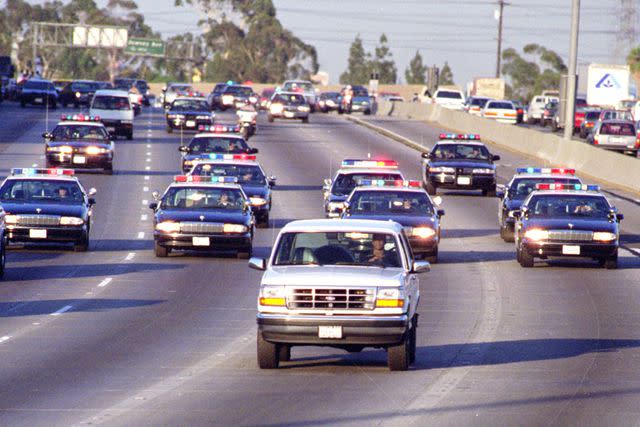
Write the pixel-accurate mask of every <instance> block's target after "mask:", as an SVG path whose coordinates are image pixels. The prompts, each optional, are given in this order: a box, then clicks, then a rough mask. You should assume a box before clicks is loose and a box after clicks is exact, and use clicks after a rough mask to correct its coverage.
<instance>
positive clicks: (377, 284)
mask: <svg viewBox="0 0 640 427" xmlns="http://www.w3.org/2000/svg"><path fill="white" fill-rule="evenodd" d="M249 267H251V268H253V269H256V270H260V271H264V274H263V276H262V281H261V284H260V291H259V296H258V315H257V324H258V330H257V356H258V366H259V367H260V368H261V369H275V368H277V367H278V366H279V364H280V362H288V361H290V359H291V347H293V346H330V347H337V348H341V349H344V350H347V351H349V352H359V351H361V350H362V349H363V348H364V347H377V348H383V349H386V350H387V364H388V367H389V369H390V370H392V371H404V370H407V369H408V368H409V366H410V364H411V363H413V362H414V361H415V357H416V329H417V327H418V313H417V307H418V303H419V300H420V287H419V279H418V276H419V274H420V273H424V272H427V271H429V269H430V264H429V263H428V262H426V261H414V259H413V253H412V252H411V246H410V243H409V240H408V238H407V236H406V235H405V233H404V231H403V227H402V226H401V225H400V224H398V223H396V222H393V221H375V220H364V219H362V220H361V219H334V220H332V219H319V220H301V221H293V222H290V223H288V224H287V225H286V226H285V227H284V228H283V229H282V230H281V231H280V234H279V235H278V238H277V239H276V242H275V245H274V249H273V252H272V254H271V258H270V259H268V260H267V259H262V258H251V259H250V260H249Z"/></svg>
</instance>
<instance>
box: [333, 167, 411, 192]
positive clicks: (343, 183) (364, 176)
mask: <svg viewBox="0 0 640 427" xmlns="http://www.w3.org/2000/svg"><path fill="white" fill-rule="evenodd" d="M397 179H402V175H400V174H399V173H397V172H369V173H367V172H357V173H342V174H340V175H338V176H337V177H336V180H335V181H334V183H333V188H332V189H331V193H332V194H335V195H336V196H346V195H347V194H349V193H351V191H353V189H354V188H356V184H357V183H358V181H360V180H383V181H395V180H397Z"/></svg>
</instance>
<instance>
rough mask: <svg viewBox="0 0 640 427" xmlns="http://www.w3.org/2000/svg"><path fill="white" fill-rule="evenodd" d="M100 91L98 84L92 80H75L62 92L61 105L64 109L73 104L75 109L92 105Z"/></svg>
mask: <svg viewBox="0 0 640 427" xmlns="http://www.w3.org/2000/svg"><path fill="white" fill-rule="evenodd" d="M96 90H98V83H97V82H94V81H92V80H74V81H72V82H69V83H67V84H66V85H65V86H64V87H63V88H62V91H60V96H59V100H60V104H62V106H63V107H65V108H66V107H67V105H69V104H72V105H73V106H74V107H75V108H78V107H80V106H81V105H89V104H91V100H92V99H93V95H94V94H95V93H96Z"/></svg>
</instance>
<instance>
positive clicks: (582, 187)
mask: <svg viewBox="0 0 640 427" xmlns="http://www.w3.org/2000/svg"><path fill="white" fill-rule="evenodd" d="M536 190H559V191H600V187H599V186H597V185H586V184H548V183H547V184H536Z"/></svg>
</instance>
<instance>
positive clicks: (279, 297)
mask: <svg viewBox="0 0 640 427" xmlns="http://www.w3.org/2000/svg"><path fill="white" fill-rule="evenodd" d="M258 303H259V304H260V305H268V306H280V307H282V306H285V305H286V303H287V299H286V293H285V288H284V286H268V285H266V286H262V287H261V288H260V296H259V297H258Z"/></svg>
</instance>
